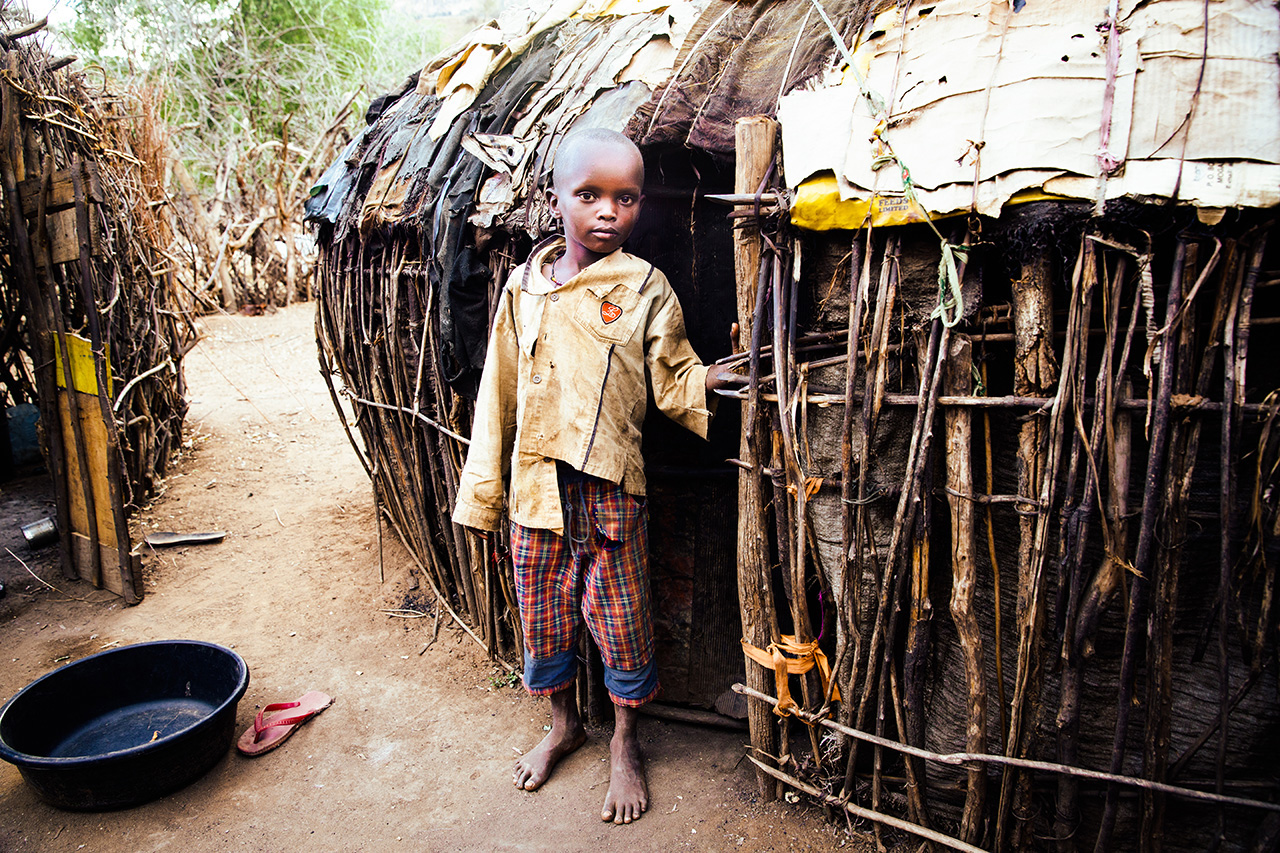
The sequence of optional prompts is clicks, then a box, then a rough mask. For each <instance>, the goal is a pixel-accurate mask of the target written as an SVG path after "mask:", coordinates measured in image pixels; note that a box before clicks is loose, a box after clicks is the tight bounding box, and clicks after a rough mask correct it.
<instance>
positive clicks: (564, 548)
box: [511, 468, 659, 707]
mask: <svg viewBox="0 0 1280 853" xmlns="http://www.w3.org/2000/svg"><path fill="white" fill-rule="evenodd" d="M560 500H561V503H562V505H563V507H564V509H565V535H564V536H559V535H558V534H556V533H554V532H552V531H550V530H544V529H539V528H532V527H522V526H520V525H518V524H515V523H514V522H513V523H512V524H511V559H512V563H513V566H514V569H515V581H516V598H517V600H518V601H519V604H520V620H521V623H522V624H523V626H524V642H525V669H524V682H525V688H526V689H527V690H528V691H529V692H530V693H531V694H533V695H534V696H547V695H550V694H552V693H555V692H558V691H560V690H563V689H565V688H566V687H568V686H569V685H570V684H572V683H573V680H574V678H575V676H576V674H577V663H578V661H577V646H578V638H579V631H580V630H581V625H582V624H583V622H585V623H586V626H587V630H589V631H590V632H591V636H592V637H593V638H594V639H595V641H596V645H597V646H599V648H600V656H601V658H602V659H603V660H604V667H605V673H604V683H605V688H606V689H607V690H608V691H609V696H610V698H611V699H612V700H613V702H614V704H616V705H623V706H628V707H637V706H640V705H643V704H645V703H646V702H648V701H650V700H651V699H653V697H654V696H656V695H657V693H658V690H659V686H658V678H657V666H656V665H655V663H654V656H653V617H652V614H651V612H650V594H649V565H648V553H649V527H648V513H647V511H646V507H645V504H644V501H643V499H640V498H636V497H634V496H632V495H629V494H627V493H626V492H624V491H623V490H622V488H621V487H620V486H618V485H615V484H614V483H610V482H608V481H605V480H600V479H598V478H595V477H588V476H586V475H583V474H580V473H578V472H576V471H573V470H572V469H564V468H562V473H561V477H560Z"/></svg>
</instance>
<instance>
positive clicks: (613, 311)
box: [600, 302, 622, 325]
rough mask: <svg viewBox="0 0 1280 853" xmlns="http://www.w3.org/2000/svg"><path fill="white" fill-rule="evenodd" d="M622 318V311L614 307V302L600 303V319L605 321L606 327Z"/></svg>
mask: <svg viewBox="0 0 1280 853" xmlns="http://www.w3.org/2000/svg"><path fill="white" fill-rule="evenodd" d="M621 316H622V309H621V308H619V307H618V306H617V305H614V304H613V303H612V302H601V303H600V319H601V320H604V322H605V324H606V325H608V324H609V323H612V322H613V321H614V320H616V319H618V318H619V317H621Z"/></svg>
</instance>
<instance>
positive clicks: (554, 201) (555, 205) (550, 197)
mask: <svg viewBox="0 0 1280 853" xmlns="http://www.w3.org/2000/svg"><path fill="white" fill-rule="evenodd" d="M545 192H546V194H547V206H548V207H550V208H551V215H552V216H554V217H555V218H556V219H559V218H560V197H559V196H558V195H556V188H555V186H554V185H553V186H549V187H547V188H546V190H545Z"/></svg>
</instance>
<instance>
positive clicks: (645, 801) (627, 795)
mask: <svg viewBox="0 0 1280 853" xmlns="http://www.w3.org/2000/svg"><path fill="white" fill-rule="evenodd" d="M614 710H615V711H616V713H617V723H616V728H615V729H614V732H613V740H612V741H611V742H610V743H609V792H608V793H607V794H605V795H604V808H603V809H602V810H601V812H600V819H601V820H604V821H613V822H614V823H617V824H623V823H631V822H632V821H634V820H639V819H640V815H642V814H644V812H645V810H646V809H648V808H649V785H648V783H647V782H646V781H645V774H644V755H643V753H641V751H640V739H639V737H638V736H637V734H636V717H637V716H638V712H637V711H636V709H635V708H624V707H621V706H615V709H614Z"/></svg>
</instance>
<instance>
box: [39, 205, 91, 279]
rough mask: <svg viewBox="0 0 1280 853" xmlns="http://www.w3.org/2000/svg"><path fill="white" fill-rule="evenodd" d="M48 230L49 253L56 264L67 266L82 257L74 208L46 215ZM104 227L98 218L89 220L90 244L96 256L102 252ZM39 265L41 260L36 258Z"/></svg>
mask: <svg viewBox="0 0 1280 853" xmlns="http://www.w3.org/2000/svg"><path fill="white" fill-rule="evenodd" d="M45 220H46V225H45V227H46V230H47V231H48V232H49V253H50V254H51V255H52V256H53V262H54V263H55V264H65V263H68V262H70V261H74V260H77V259H79V257H80V238H79V234H78V232H77V231H76V211H75V208H74V207H71V208H67V209H66V210H59V211H54V212H52V213H46V214H45ZM101 229H102V226H100V225H99V224H98V218H97V217H96V216H93V217H90V218H89V244H90V246H91V247H92V252H93V254H94V255H98V254H100V253H101V251H102V230H101ZM36 261H37V265H38V266H43V264H41V263H40V258H39V257H38V256H37V258H36Z"/></svg>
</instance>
